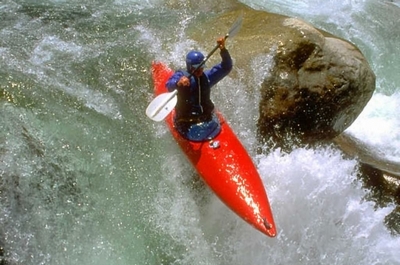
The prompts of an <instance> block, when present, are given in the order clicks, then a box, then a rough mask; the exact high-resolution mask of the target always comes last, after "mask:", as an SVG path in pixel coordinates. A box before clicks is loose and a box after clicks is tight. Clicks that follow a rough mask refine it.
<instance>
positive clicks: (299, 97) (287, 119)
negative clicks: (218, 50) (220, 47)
mask: <svg viewBox="0 0 400 265" xmlns="http://www.w3.org/2000/svg"><path fill="white" fill-rule="evenodd" d="M241 13H243V26H242V29H241V31H240V32H239V34H237V36H235V38H234V39H232V40H229V41H230V42H234V44H233V45H232V49H231V51H232V56H233V57H234V59H235V65H236V66H237V68H239V69H244V70H245V71H246V72H248V73H251V72H254V69H251V66H253V67H254V63H253V61H252V60H254V59H255V58H259V57H267V58H271V59H270V60H265V65H264V66H261V67H260V66H258V67H259V68H260V69H265V70H264V71H265V73H264V74H262V75H261V76H263V80H262V81H261V82H259V84H261V86H260V85H258V87H255V88H253V89H254V92H255V93H258V91H257V90H259V91H260V94H261V98H260V102H259V106H255V107H258V108H259V119H258V129H259V133H260V136H261V138H263V139H272V140H274V142H277V143H281V144H283V145H284V144H285V141H287V140H288V139H291V142H290V143H292V140H293V137H294V138H296V139H298V140H299V143H307V144H309V143H315V142H319V141H321V140H330V139H333V138H334V137H336V136H337V135H339V134H340V133H342V132H343V131H344V130H345V129H346V128H348V127H349V126H350V125H351V124H352V122H353V121H354V120H355V119H356V118H357V116H358V115H359V114H360V113H361V111H362V110H363V108H364V107H365V105H366V104H367V102H368V101H369V99H370V98H371V96H372V94H373V92H374V90H375V75H374V73H373V72H372V70H371V68H370V66H369V64H368V62H367V60H366V59H365V57H364V56H363V54H362V53H361V52H360V50H359V49H358V48H357V47H356V46H354V45H353V44H351V43H349V42H348V41H345V40H342V39H340V38H337V37H334V36H332V35H331V34H329V33H326V32H324V31H322V30H318V29H316V28H315V27H313V26H312V25H310V24H308V23H306V22H304V21H302V20H299V19H296V18H290V17H286V16H282V15H277V14H271V13H268V12H264V11H256V10H252V9H250V8H247V7H244V6H241V7H240V8H237V9H235V10H234V11H231V12H227V13H224V14H223V15H222V16H220V17H218V21H217V22H216V21H212V22H211V23H210V24H209V25H207V31H204V32H203V35H201V34H200V35H201V36H200V38H204V39H210V37H208V36H204V35H205V34H209V33H210V32H212V33H213V34H214V36H215V32H224V31H226V30H227V28H229V26H230V25H231V24H232V22H233V21H235V19H236V18H237V17H238V16H239V15H240V14H241ZM207 32H208V33H207ZM259 76H260V75H259ZM249 84H250V85H254V84H255V83H254V82H251V81H249ZM289 136H290V137H289Z"/></svg>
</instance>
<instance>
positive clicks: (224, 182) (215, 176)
mask: <svg viewBox="0 0 400 265" xmlns="http://www.w3.org/2000/svg"><path fill="white" fill-rule="evenodd" d="M172 74H173V71H172V70H171V69H170V68H168V67H167V66H166V65H165V64H162V63H159V62H156V63H153V64H152V75H153V80H154V86H155V94H156V96H157V95H159V94H162V93H166V92H168V91H167V88H166V87H165V83H166V81H167V80H168V78H169V77H170V76H171V75H172ZM173 115H174V112H171V114H169V115H168V116H167V117H166V119H165V121H166V123H167V125H168V128H169V129H170V131H171V133H172V136H173V137H174V138H175V140H176V141H177V142H178V144H179V146H180V147H181V149H182V151H183V152H184V153H185V154H186V156H187V157H188V159H189V160H190V162H191V163H192V164H193V166H194V167H195V168H196V170H197V172H198V173H199V175H200V176H201V178H202V179H203V180H204V182H205V183H206V184H207V185H208V186H209V187H210V188H211V190H212V191H213V192H214V193H215V194H216V195H217V196H218V197H219V198H220V199H221V200H222V201H223V202H224V203H225V204H226V205H227V206H228V207H229V208H230V209H231V210H232V211H234V212H235V213H236V214H237V215H239V216H240V217H241V218H242V219H243V220H245V221H246V222H248V223H249V224H251V225H252V226H253V227H255V228H256V229H258V230H259V231H261V232H262V233H264V234H266V235H267V236H270V237H275V236H276V227H275V222H274V219H273V216H272V211H271V207H270V204H269V201H268V197H267V194H266V191H265V189H264V185H263V182H262V181H261V178H260V175H259V174H258V172H257V169H256V167H255V166H254V163H253V161H252V159H251V157H250V156H249V154H248V153H247V151H246V149H245V148H244V147H243V145H242V144H241V142H240V141H239V139H238V138H237V136H236V135H235V133H234V132H233V131H232V129H231V128H230V126H229V125H228V123H227V122H226V121H225V119H224V118H223V117H222V115H221V114H220V113H217V116H216V117H217V119H219V123H220V130H219V131H218V134H217V135H214V136H213V139H211V140H206V141H191V140H187V139H186V138H184V137H182V135H181V134H180V133H179V132H178V131H177V130H176V129H175V127H174V122H173Z"/></svg>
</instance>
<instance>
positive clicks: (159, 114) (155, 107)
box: [146, 15, 243, 121]
mask: <svg viewBox="0 0 400 265" xmlns="http://www.w3.org/2000/svg"><path fill="white" fill-rule="evenodd" d="M242 20H243V15H240V17H239V18H238V19H237V20H236V21H235V23H233V25H232V27H231V29H230V30H229V32H228V33H227V34H226V35H225V40H226V39H227V38H228V37H233V36H235V35H236V34H237V33H238V31H239V29H240V27H241V25H242ZM218 47H219V45H218V44H217V45H216V46H215V47H214V49H213V50H212V51H211V52H210V53H209V54H207V56H206V57H205V58H204V60H203V61H202V62H201V64H200V65H199V66H197V67H196V69H195V70H193V72H192V73H191V74H190V75H189V78H190V77H192V75H193V73H194V72H196V71H197V70H198V69H199V68H200V67H202V66H203V65H204V64H205V63H206V62H207V60H208V59H209V58H210V57H211V55H213V53H214V52H215V51H216V50H217V49H218ZM176 94H178V90H176V89H175V90H174V91H172V92H168V93H163V94H161V95H158V96H157V97H156V98H155V99H153V101H152V102H150V104H149V105H148V106H147V108H146V115H147V117H149V118H150V119H152V120H153V121H162V120H164V119H165V117H167V116H168V114H169V113H171V111H172V110H173V109H174V107H175V105H176V103H177V101H178V99H177V96H176Z"/></svg>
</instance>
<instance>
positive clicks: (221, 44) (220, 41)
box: [217, 37, 225, 50]
mask: <svg viewBox="0 0 400 265" xmlns="http://www.w3.org/2000/svg"><path fill="white" fill-rule="evenodd" d="M217 43H218V45H219V49H220V50H224V49H225V38H224V37H221V38H219V39H218V40H217Z"/></svg>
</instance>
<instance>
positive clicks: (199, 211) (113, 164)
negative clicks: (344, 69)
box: [0, 0, 400, 265]
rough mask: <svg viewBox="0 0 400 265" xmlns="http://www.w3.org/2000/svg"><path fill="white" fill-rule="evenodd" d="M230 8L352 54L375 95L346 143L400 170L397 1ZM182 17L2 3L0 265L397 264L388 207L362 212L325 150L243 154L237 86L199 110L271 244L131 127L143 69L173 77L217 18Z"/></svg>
mask: <svg viewBox="0 0 400 265" xmlns="http://www.w3.org/2000/svg"><path fill="white" fill-rule="evenodd" d="M207 1H208V0H207ZM189 2H190V1H189ZM242 2H243V3H244V4H246V5H248V6H250V7H252V8H255V9H259V10H265V11H268V12H274V13H280V14H284V15H288V16H293V17H299V18H302V19H304V20H306V21H308V22H310V23H312V24H313V25H315V26H316V27H318V28H321V29H324V30H326V31H328V32H331V33H333V34H335V35H337V36H339V37H342V38H345V39H347V40H349V41H351V42H353V43H354V44H355V45H357V46H358V47H359V48H360V50H361V51H362V52H363V54H364V55H365V56H366V58H367V60H368V61H369V62H370V65H371V67H372V69H373V71H374V72H375V74H376V76H377V87H376V91H375V94H374V95H373V97H372V99H371V100H370V102H369V103H368V105H367V106H366V108H365V109H364V111H363V112H362V113H361V115H360V116H359V117H358V119H357V120H356V122H355V123H353V125H352V126H351V127H350V128H349V129H348V130H347V132H348V133H349V134H351V135H352V136H354V137H356V138H358V139H361V140H362V141H363V142H365V143H366V144H368V145H369V146H371V147H372V148H373V149H374V150H375V151H376V152H378V153H380V154H381V155H382V156H384V157H385V158H387V159H389V160H391V161H395V162H400V118H399V115H398V108H399V106H400V75H399V73H400V21H399V18H400V7H399V6H400V4H399V1H378V0H362V1H354V0H347V1H341V2H340V1H326V0H325V1H322V0H311V1H295V0H291V1H289V0H287V1H278V0H271V1H267V0H264V1H262V0H246V1H242ZM210 3H211V2H210ZM191 6H192V5H190V4H188V3H187V1H183V0H182V1H180V0H176V1H161V0H160V1H156V0H153V1H151V0H149V1H139V0H136V1H135V0H115V1H108V0H100V1H92V0H80V1H76V0H71V1H66V0H36V1H34V0H1V1H0V18H1V19H0V112H1V114H0V119H1V120H0V264H10V265H14V264H15V265H17V264H18V265H19V264H24V265H38V264H44V265H50V264H51V265H53V264H54V265H55V264H64V265H68V264H71V265H72V264H74V265H75V264H96V265H99V264H107V265H114V264H115V265H116V264H118V265H119V264H121V265H122V264H138V265H141V264H158V265H159V264H165V265H167V264H168V265H170V264H171V265H172V264H174V265H188V264H211V265H228V264H229V265H244V264H251V265H261V264H262V265H264V264H307V265H309V264H329V265H331V264H340V265H343V264H349V265H352V264H363V265H371V264H382V265H390V264H400V251H399V246H400V238H399V236H398V235H397V234H396V233H392V232H391V231H390V229H389V228H388V227H387V226H386V224H385V217H386V216H387V215H388V214H389V213H391V212H392V211H393V209H394V208H395V207H396V206H395V205H393V204H392V203H386V204H385V203H381V204H379V205H377V204H376V202H374V201H371V200H368V199H367V198H368V193H369V190H368V189H366V188H364V186H363V183H362V181H360V179H359V177H358V176H359V163H358V161H356V160H353V159H350V158H346V156H344V155H343V153H342V151H341V150H338V149H336V148H334V147H331V146H321V147H319V148H298V149H295V150H294V151H293V152H291V153H284V152H282V151H280V150H274V151H273V152H271V153H265V154H257V152H256V149H257V148H259V147H260V146H258V145H259V143H257V140H256V126H255V121H256V119H257V109H256V108H249V105H250V106H251V105H253V102H251V103H249V101H251V99H249V98H247V97H242V96H241V95H242V93H240V91H242V90H243V89H245V87H246V85H247V84H245V83H242V82H241V81H240V80H236V79H235V78H234V77H227V78H226V79H224V80H223V81H222V82H221V83H220V84H219V85H218V87H217V88H216V89H215V90H214V91H213V98H214V102H215V104H216V105H217V106H218V107H219V109H220V110H221V111H222V112H223V113H224V115H225V117H226V119H227V120H228V121H229V123H230V124H231V126H232V128H233V129H234V130H235V132H236V133H237V135H238V136H239V138H240V139H241V140H242V142H243V144H244V145H245V146H246V148H247V149H248V150H249V153H250V155H251V156H252V157H253V158H254V161H255V163H256V165H257V167H258V170H259V172H260V175H261V177H262V179H263V181H264V183H265V188H266V190H267V192H268V195H269V198H270V202H271V207H272V210H273V212H274V215H275V222H276V224H277V229H278V236H277V237H276V238H268V237H266V236H265V235H263V234H261V233H260V232H258V231H256V230H255V229H253V228H252V227H250V226H249V225H248V224H247V223H245V222H244V221H242V220H241V219H240V218H238V217H237V216H235V215H234V214H233V213H232V212H230V210H228V209H227V208H226V207H225V206H224V205H223V204H222V203H221V202H220V201H219V200H218V198H216V196H215V195H214V194H212V192H211V191H209V190H208V189H207V187H205V186H204V185H203V183H202V182H201V180H199V176H198V175H197V174H196V173H195V171H194V170H193V168H192V167H191V166H190V164H189V163H188V161H187V160H186V158H185V157H184V156H183V154H182V153H181V151H180V150H179V148H178V147H177V145H176V144H175V143H174V141H173V140H172V138H171V136H170V134H169V133H168V132H167V129H166V127H165V125H164V124H162V123H155V122H153V121H151V120H149V119H148V118H147V117H146V116H145V114H144V113H145V109H146V106H147V104H148V103H149V102H150V100H151V99H152V90H153V84H152V80H151V76H150V72H149V69H150V63H151V61H153V60H160V61H164V62H166V63H168V64H170V65H174V66H179V65H182V60H183V56H184V54H185V52H186V51H187V50H189V48H191V47H198V48H200V49H201V48H202V47H201V46H200V45H199V44H197V43H196V42H195V41H194V40H191V39H190V38H189V37H188V36H187V35H186V33H185V29H186V28H187V25H188V24H189V23H191V22H192V21H196V20H200V21H201V20H206V19H207V18H211V17H215V16H216V15H217V14H216V13H213V12H208V13H207V12H202V10H196V9H195V8H191ZM199 27H201V25H199ZM204 30H206V29H204ZM242 30H246V29H242ZM216 37H217V36H216ZM210 41H213V40H210ZM199 46H200V47H199ZM232 56H233V57H234V54H232ZM256 61H257V60H255V62H256ZM254 82H255V83H257V82H256V81H254Z"/></svg>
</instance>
